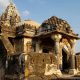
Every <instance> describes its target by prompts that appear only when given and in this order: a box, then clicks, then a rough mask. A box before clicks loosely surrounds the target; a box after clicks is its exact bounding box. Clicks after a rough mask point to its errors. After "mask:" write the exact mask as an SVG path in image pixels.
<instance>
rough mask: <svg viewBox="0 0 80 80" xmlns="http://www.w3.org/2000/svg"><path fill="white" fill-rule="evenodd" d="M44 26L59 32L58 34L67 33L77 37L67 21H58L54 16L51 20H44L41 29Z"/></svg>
mask: <svg viewBox="0 0 80 80" xmlns="http://www.w3.org/2000/svg"><path fill="white" fill-rule="evenodd" d="M46 25H49V26H50V27H53V28H54V31H59V32H63V33H67V34H71V35H73V36H77V34H75V33H74V32H73V31H72V29H71V27H70V25H69V24H68V22H67V21H65V20H63V19H60V18H58V17H56V16H52V17H51V18H49V19H47V20H45V21H44V22H43V23H42V25H41V27H42V28H43V27H45V26H46Z"/></svg>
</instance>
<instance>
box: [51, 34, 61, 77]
mask: <svg viewBox="0 0 80 80" xmlns="http://www.w3.org/2000/svg"><path fill="white" fill-rule="evenodd" d="M51 37H52V39H53V40H54V42H55V46H54V47H55V54H56V55H57V74H59V75H61V71H60V66H59V61H60V59H59V54H60V39H61V38H62V36H61V35H60V34H53V35H52V36H51Z"/></svg>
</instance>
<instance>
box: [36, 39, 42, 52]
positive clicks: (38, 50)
mask: <svg viewBox="0 0 80 80" xmlns="http://www.w3.org/2000/svg"><path fill="white" fill-rule="evenodd" d="M40 43H41V41H40V40H38V41H37V42H36V52H37V53H42V49H41V47H40Z"/></svg>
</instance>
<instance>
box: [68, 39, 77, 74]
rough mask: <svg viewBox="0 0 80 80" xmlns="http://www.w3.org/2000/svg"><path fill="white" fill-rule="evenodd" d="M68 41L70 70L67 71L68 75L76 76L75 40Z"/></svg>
mask: <svg viewBox="0 0 80 80" xmlns="http://www.w3.org/2000/svg"><path fill="white" fill-rule="evenodd" d="M70 41H71V45H72V48H71V69H70V71H69V74H76V73H77V71H76V69H75V42H76V39H72V40H70Z"/></svg>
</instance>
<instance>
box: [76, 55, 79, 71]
mask: <svg viewBox="0 0 80 80" xmlns="http://www.w3.org/2000/svg"><path fill="white" fill-rule="evenodd" d="M76 68H77V69H78V70H79V71H80V55H76Z"/></svg>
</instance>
